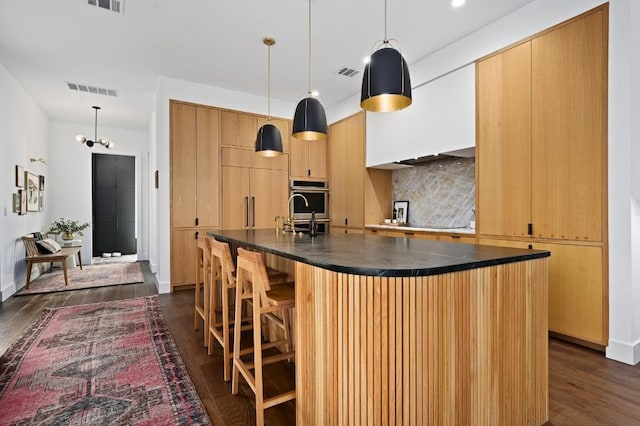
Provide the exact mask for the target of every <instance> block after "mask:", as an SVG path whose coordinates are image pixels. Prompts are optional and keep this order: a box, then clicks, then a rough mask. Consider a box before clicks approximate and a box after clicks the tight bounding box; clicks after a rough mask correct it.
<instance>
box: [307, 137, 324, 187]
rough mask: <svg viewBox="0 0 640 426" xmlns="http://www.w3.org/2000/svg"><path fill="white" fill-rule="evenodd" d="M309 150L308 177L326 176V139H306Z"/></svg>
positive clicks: (321, 177) (322, 177)
mask: <svg viewBox="0 0 640 426" xmlns="http://www.w3.org/2000/svg"><path fill="white" fill-rule="evenodd" d="M307 144H308V151H309V155H308V158H309V177H312V178H318V179H326V178H327V141H326V139H325V140H319V141H307Z"/></svg>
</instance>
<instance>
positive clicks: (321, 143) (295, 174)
mask: <svg viewBox="0 0 640 426" xmlns="http://www.w3.org/2000/svg"><path fill="white" fill-rule="evenodd" d="M289 161H290V164H289V170H290V171H289V174H290V175H291V177H292V178H303V179H304V178H316V179H326V178H327V141H326V140H317V141H305V140H299V139H295V138H291V151H290V158H289Z"/></svg>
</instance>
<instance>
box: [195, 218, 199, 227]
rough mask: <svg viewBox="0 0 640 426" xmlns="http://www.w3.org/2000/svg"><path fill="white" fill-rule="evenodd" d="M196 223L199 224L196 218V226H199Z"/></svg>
mask: <svg viewBox="0 0 640 426" xmlns="http://www.w3.org/2000/svg"><path fill="white" fill-rule="evenodd" d="M198 222H199V220H198V218H197V217H196V226H198V224H199V223H198Z"/></svg>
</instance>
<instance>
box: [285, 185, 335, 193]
mask: <svg viewBox="0 0 640 426" xmlns="http://www.w3.org/2000/svg"><path fill="white" fill-rule="evenodd" d="M291 192H329V188H315V187H313V186H292V187H291Z"/></svg>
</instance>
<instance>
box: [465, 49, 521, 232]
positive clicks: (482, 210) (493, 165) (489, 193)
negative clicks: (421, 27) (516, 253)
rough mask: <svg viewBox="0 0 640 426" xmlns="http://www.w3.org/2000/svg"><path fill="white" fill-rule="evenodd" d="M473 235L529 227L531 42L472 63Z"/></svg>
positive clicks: (517, 230) (514, 230)
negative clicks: (474, 137)
mask: <svg viewBox="0 0 640 426" xmlns="http://www.w3.org/2000/svg"><path fill="white" fill-rule="evenodd" d="M476 78H477V106H478V109H477V117H478V146H477V148H476V149H477V151H476V162H477V168H478V169H477V177H478V184H477V185H476V188H477V197H478V216H477V221H478V224H477V226H478V232H479V233H481V234H485V235H508V236H528V224H529V223H530V222H531V190H530V188H531V43H529V42H527V43H523V44H521V45H518V46H516V47H513V48H511V49H509V50H507V51H505V52H502V53H499V54H497V55H495V56H492V57H489V58H487V59H485V60H482V61H480V62H478V64H477V77H476Z"/></svg>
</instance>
